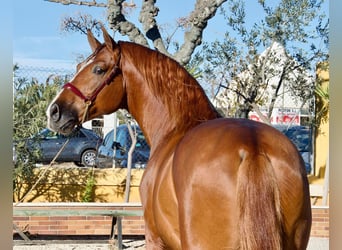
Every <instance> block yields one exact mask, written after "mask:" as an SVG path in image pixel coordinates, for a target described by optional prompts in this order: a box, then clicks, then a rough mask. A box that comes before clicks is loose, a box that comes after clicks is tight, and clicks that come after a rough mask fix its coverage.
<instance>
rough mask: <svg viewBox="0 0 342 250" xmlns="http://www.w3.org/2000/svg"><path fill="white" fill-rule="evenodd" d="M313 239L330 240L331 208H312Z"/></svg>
mask: <svg viewBox="0 0 342 250" xmlns="http://www.w3.org/2000/svg"><path fill="white" fill-rule="evenodd" d="M311 236H312V237H323V238H329V208H328V207H322V206H316V207H315V206H313V207H312V227H311Z"/></svg>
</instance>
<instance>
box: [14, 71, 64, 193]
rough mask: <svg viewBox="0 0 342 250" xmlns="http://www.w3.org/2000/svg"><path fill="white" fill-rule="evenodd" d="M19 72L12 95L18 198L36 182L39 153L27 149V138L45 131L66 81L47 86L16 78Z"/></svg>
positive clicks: (57, 80)
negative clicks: (48, 114) (49, 110)
mask: <svg viewBox="0 0 342 250" xmlns="http://www.w3.org/2000/svg"><path fill="white" fill-rule="evenodd" d="M18 69H19V67H18V66H17V65H14V67H13V71H14V85H13V86H14V93H13V94H14V95H13V141H14V150H15V158H16V159H15V161H14V172H13V191H14V193H15V195H14V196H15V197H17V198H20V197H22V196H23V195H25V193H24V194H23V193H22V192H23V189H25V188H24V187H23V184H24V183H30V180H32V178H34V175H33V168H34V167H35V166H34V163H35V162H36V159H37V158H38V157H39V154H40V152H38V151H34V152H32V151H29V150H28V149H27V148H26V147H25V138H29V137H31V136H32V135H34V134H36V133H37V132H39V131H40V130H41V129H43V128H45V127H46V113H45V112H46V109H47V106H48V105H49V103H50V102H51V101H52V98H54V96H55V95H56V94H57V91H58V90H59V89H60V88H61V86H62V84H63V83H64V82H65V81H66V80H67V79H65V78H64V77H61V76H53V75H51V76H50V77H49V78H48V79H47V81H46V84H42V83H39V82H38V80H37V79H34V78H32V79H31V80H29V79H26V78H22V77H17V76H16V72H17V70H18Z"/></svg>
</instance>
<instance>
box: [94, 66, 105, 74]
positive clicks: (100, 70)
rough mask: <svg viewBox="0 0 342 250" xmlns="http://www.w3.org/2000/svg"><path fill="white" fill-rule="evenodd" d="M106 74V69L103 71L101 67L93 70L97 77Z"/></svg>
mask: <svg viewBox="0 0 342 250" xmlns="http://www.w3.org/2000/svg"><path fill="white" fill-rule="evenodd" d="M104 72H105V70H104V69H102V68H101V67H100V66H95V67H94V69H93V73H95V74H97V75H102V74H103V73H104Z"/></svg>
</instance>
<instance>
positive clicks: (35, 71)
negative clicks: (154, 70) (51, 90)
mask: <svg viewBox="0 0 342 250" xmlns="http://www.w3.org/2000/svg"><path fill="white" fill-rule="evenodd" d="M74 73H75V69H74V68H72V67H70V68H56V67H33V66H20V65H19V68H18V69H17V70H16V72H15V75H14V77H17V78H19V77H20V78H25V79H27V80H29V81H32V80H33V81H36V82H38V83H41V84H45V83H48V82H49V81H51V80H53V79H55V78H56V77H58V79H60V80H62V81H68V80H69V79H71V78H72V76H73V74H74ZM302 118H305V117H302ZM302 118H301V119H302ZM104 123H105V122H104V119H103V117H102V118H99V119H95V120H93V121H92V122H91V125H90V129H92V130H93V131H94V132H95V133H96V134H98V135H100V136H101V137H102V138H103V139H104V144H103V145H102V150H106V152H105V153H104V155H105V156H106V157H107V158H108V157H109V158H110V157H111V158H113V159H112V160H111V159H106V161H107V163H106V164H102V165H103V166H106V167H108V166H112V164H109V163H108V162H113V164H116V165H118V164H117V163H118V162H122V158H123V157H126V158H127V157H128V156H127V152H126V151H128V150H129V144H126V145H125V146H124V147H123V146H122V147H120V146H119V144H118V143H113V142H112V144H111V145H109V144H105V142H106V141H105V140H106V138H105V137H106V135H107V134H108V133H109V132H108V131H110V130H111V129H114V125H112V128H110V130H109V129H108V127H107V128H104V127H105V126H106V124H104ZM298 123H299V124H301V122H298ZM115 131H116V130H115ZM137 136H140V139H141V137H142V136H143V135H139V134H137ZM114 138H115V136H114ZM137 146H141V142H140V144H137ZM104 147H106V148H105V149H104ZM137 148H138V147H137ZM144 148H145V145H144ZM110 150H112V152H110ZM312 152H313V149H312V146H311V147H310V152H309V155H310V156H309V159H308V160H307V162H308V163H310V161H311V165H312V163H313V162H312V159H313V154H312ZM133 155H134V156H133V158H134V162H133V166H136V167H138V166H140V167H144V166H145V163H146V157H144V156H141V154H140V152H138V151H134V152H133ZM145 155H146V154H145ZM115 158H117V159H121V160H120V161H116V160H115ZM102 160H103V159H102ZM136 163H140V165H139V164H136ZM119 166H121V167H125V166H127V163H125V164H121V165H120V164H119Z"/></svg>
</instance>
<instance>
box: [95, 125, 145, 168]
mask: <svg viewBox="0 0 342 250" xmlns="http://www.w3.org/2000/svg"><path fill="white" fill-rule="evenodd" d="M132 130H133V131H135V133H136V136H137V143H136V144H135V148H134V151H133V154H132V168H145V167H146V163H147V161H148V159H149V157H150V147H149V146H148V144H147V142H146V140H145V137H144V135H143V133H142V131H141V129H140V128H139V127H138V126H136V125H134V126H132ZM131 145H132V139H131V136H130V134H129V131H128V127H127V125H120V126H118V127H117V128H116V139H115V141H114V129H113V130H111V131H110V132H108V133H107V134H106V136H105V138H104V140H103V143H102V145H101V146H100V147H99V149H98V155H97V157H96V166H97V167H99V168H111V167H113V163H115V167H127V160H128V151H129V149H130V147H131ZM114 151H115V154H114Z"/></svg>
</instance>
